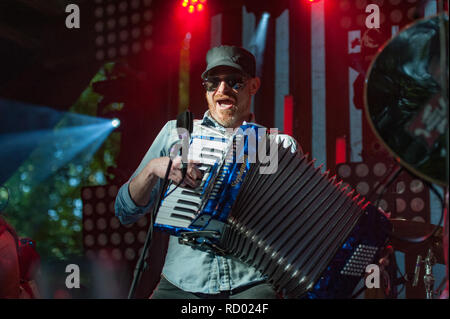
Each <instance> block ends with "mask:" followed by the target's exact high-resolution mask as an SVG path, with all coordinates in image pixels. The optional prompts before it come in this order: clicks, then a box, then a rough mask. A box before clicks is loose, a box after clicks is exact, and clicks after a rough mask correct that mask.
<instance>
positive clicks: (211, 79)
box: [202, 75, 247, 92]
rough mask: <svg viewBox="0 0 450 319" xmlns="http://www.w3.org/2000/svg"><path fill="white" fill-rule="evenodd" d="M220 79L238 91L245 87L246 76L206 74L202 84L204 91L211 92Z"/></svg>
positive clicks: (220, 81) (216, 86) (215, 88)
mask: <svg viewBox="0 0 450 319" xmlns="http://www.w3.org/2000/svg"><path fill="white" fill-rule="evenodd" d="M222 81H223V82H225V83H226V84H227V85H228V86H229V87H230V88H232V89H233V90H236V91H238V90H240V89H242V88H244V87H245V84H246V83H245V82H246V81H247V78H246V77H245V76H242V75H229V76H226V77H220V76H208V77H207V78H206V80H205V81H203V83H202V84H203V87H204V88H205V90H206V91H208V92H213V91H215V90H217V88H218V87H219V85H220V83H222Z"/></svg>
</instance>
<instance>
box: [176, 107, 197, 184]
mask: <svg viewBox="0 0 450 319" xmlns="http://www.w3.org/2000/svg"><path fill="white" fill-rule="evenodd" d="M180 128H182V129H183V130H181V132H180V130H178V129H180ZM193 129H194V114H193V113H192V112H191V111H189V109H188V110H186V111H184V112H183V113H180V114H179V115H178V116H177V131H178V137H179V138H180V139H181V141H182V143H183V145H185V144H184V143H186V141H187V143H188V145H187V147H181V156H182V157H183V158H185V159H186V162H185V161H182V163H181V173H182V180H184V178H185V177H186V173H187V168H188V163H187V159H188V152H189V137H190V135H191V134H192V130H193ZM186 133H188V134H186ZM186 135H187V136H186ZM183 151H184V152H185V153H186V154H183Z"/></svg>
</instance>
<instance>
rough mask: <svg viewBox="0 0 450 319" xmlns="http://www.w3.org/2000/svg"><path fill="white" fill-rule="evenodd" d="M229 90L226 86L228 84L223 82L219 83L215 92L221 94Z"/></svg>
mask: <svg viewBox="0 0 450 319" xmlns="http://www.w3.org/2000/svg"><path fill="white" fill-rule="evenodd" d="M229 90H231V88H230V87H229V86H228V84H227V83H226V82H225V81H220V84H219V86H218V87H217V92H219V93H223V92H227V91H229Z"/></svg>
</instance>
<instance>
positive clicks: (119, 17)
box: [94, 0, 189, 62]
mask: <svg viewBox="0 0 450 319" xmlns="http://www.w3.org/2000/svg"><path fill="white" fill-rule="evenodd" d="M188 1H189V0H188ZM114 2H119V3H118V4H117V5H116V4H114ZM151 5H152V0H130V1H125V0H123V1H116V0H108V1H102V2H98V3H97V5H96V8H95V10H94V16H95V19H96V20H97V21H95V31H96V33H97V35H96V41H95V45H96V55H95V57H96V59H97V60H98V61H102V62H109V61H117V60H122V59H123V58H124V57H129V56H132V55H136V54H138V53H140V52H141V51H142V50H141V47H143V48H145V50H146V51H150V50H151V49H152V45H144V43H149V41H151V34H152V31H151V30H152V21H151V20H152V18H153V11H152V7H151ZM136 29H138V30H139V32H136V31H135V32H132V31H133V30H136ZM144 30H146V32H143V31H144ZM128 34H130V35H134V37H129V36H128ZM133 46H134V50H133V49H132V48H133ZM138 47H139V48H138Z"/></svg>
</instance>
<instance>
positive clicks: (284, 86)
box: [274, 9, 289, 131]
mask: <svg viewBox="0 0 450 319" xmlns="http://www.w3.org/2000/svg"><path fill="white" fill-rule="evenodd" d="M275 34H276V38H275V39H276V40H275V121H274V124H275V128H278V130H280V131H283V130H284V97H285V95H288V94H289V10H288V9H286V10H284V12H283V13H282V14H281V15H280V16H279V17H278V18H277V20H276V23H275Z"/></svg>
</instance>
